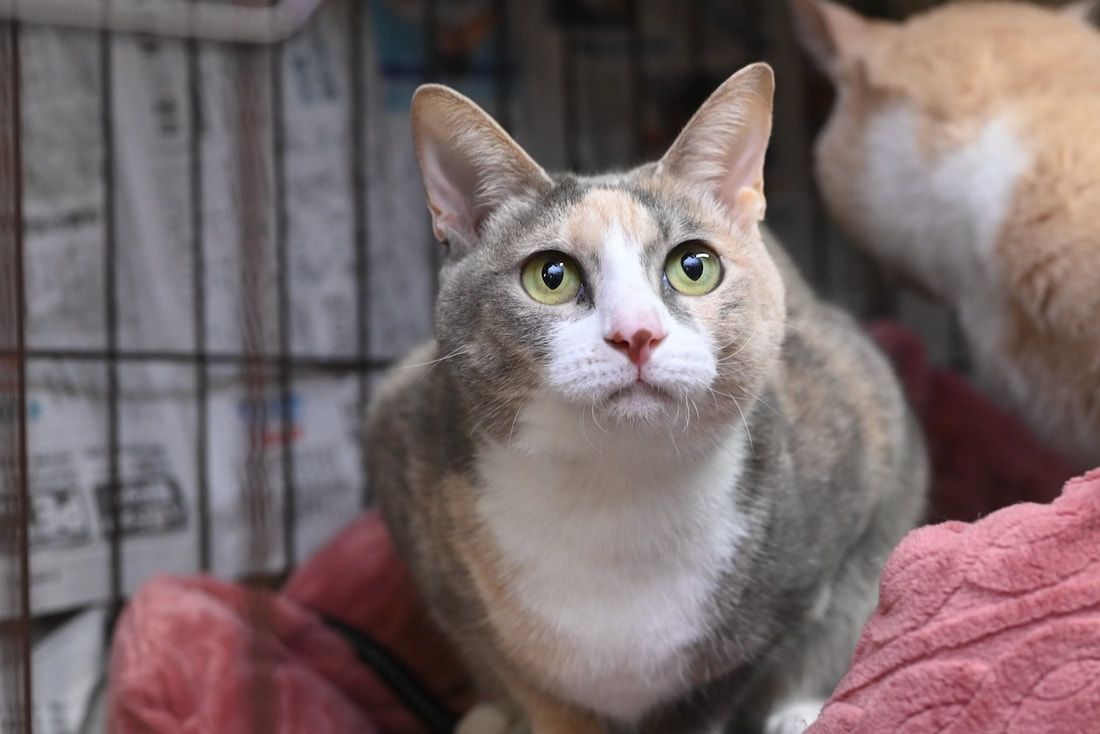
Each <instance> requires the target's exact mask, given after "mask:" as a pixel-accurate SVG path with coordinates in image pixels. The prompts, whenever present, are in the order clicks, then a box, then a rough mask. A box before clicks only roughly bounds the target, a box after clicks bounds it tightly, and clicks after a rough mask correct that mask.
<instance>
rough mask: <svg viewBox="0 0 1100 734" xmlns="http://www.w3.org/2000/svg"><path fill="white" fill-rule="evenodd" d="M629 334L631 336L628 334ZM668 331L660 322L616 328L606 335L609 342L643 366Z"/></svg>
mask: <svg viewBox="0 0 1100 734" xmlns="http://www.w3.org/2000/svg"><path fill="white" fill-rule="evenodd" d="M628 335H629V336H628ZM666 336H668V333H667V332H666V331H665V330H664V328H663V327H662V326H660V325H659V324H647V325H645V326H639V327H635V328H633V329H625V330H624V329H616V330H615V331H614V332H613V333H612V334H611V336H608V337H605V339H606V341H607V343H608V344H610V345H611V346H613V347H615V348H616V349H618V350H619V351H620V352H623V353H625V354H626V356H627V357H629V358H630V361H631V362H633V363H634V364H636V365H637V366H639V367H641V366H642V365H644V364H645V363H646V362H648V361H649V356H650V354H652V352H653V350H654V349H655V348H656V347H657V345H658V344H660V343H661V342H662V341H663V340H664V338H665V337H666Z"/></svg>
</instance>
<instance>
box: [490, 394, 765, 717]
mask: <svg viewBox="0 0 1100 734" xmlns="http://www.w3.org/2000/svg"><path fill="white" fill-rule="evenodd" d="M519 421H520V425H519V426H518V427H517V429H516V432H515V435H514V436H513V440H512V442H511V444H510V445H509V444H499V445H496V446H493V447H492V448H490V449H489V450H488V451H486V452H485V453H484V454H482V455H481V456H480V457H479V461H478V471H479V473H480V475H481V477H482V480H483V487H484V492H483V494H482V496H481V497H480V500H479V504H478V511H479V514H480V516H481V518H482V519H483V521H484V522H485V523H486V525H487V526H488V528H489V529H490V531H491V533H492V535H493V538H494V539H495V541H496V543H497V544H498V545H499V548H500V551H501V553H502V554H503V557H504V559H505V561H506V563H507V564H508V566H509V567H510V568H511V569H513V571H514V575H513V576H512V579H511V591H512V593H514V594H515V595H516V598H517V599H518V601H519V603H520V604H521V605H523V607H525V609H526V610H527V611H528V612H529V613H530V614H531V615H533V616H534V617H535V618H537V619H540V620H542V621H543V622H544V623H546V624H548V625H550V626H551V627H552V628H553V629H555V630H556V631H557V632H558V633H559V634H560V636H561V639H562V640H563V645H562V648H561V654H560V655H559V656H558V657H557V658H556V659H553V660H547V661H546V666H547V673H548V674H549V675H550V676H551V679H552V680H551V682H552V684H553V685H554V686H555V688H556V689H557V691H558V693H559V694H560V695H562V696H563V697H565V698H567V699H568V700H571V701H574V702H576V703H578V704H580V705H582V706H586V707H589V708H591V709H593V710H596V711H599V712H602V713H604V714H607V715H610V716H613V717H616V718H619V719H623V720H628V721H629V720H634V719H636V718H638V717H640V716H641V715H643V714H644V713H645V712H646V711H647V710H648V709H650V708H651V707H652V706H654V705H656V704H658V703H660V702H662V701H665V700H668V699H670V698H672V697H674V696H675V695H677V694H678V693H681V692H683V691H684V690H685V689H686V687H687V685H688V683H687V681H686V680H685V679H684V678H683V663H684V662H686V661H685V660H683V658H682V653H683V651H684V650H685V648H687V647H688V646H690V645H692V643H694V642H697V641H698V640H700V639H701V638H702V637H704V636H705V635H706V634H707V631H708V626H707V625H708V621H709V619H710V617H709V615H710V614H711V613H712V612H713V609H712V608H711V606H710V605H711V603H712V602H711V598H712V594H713V592H714V589H715V585H716V584H717V582H718V578H719V574H720V573H721V572H722V571H724V570H726V569H727V568H728V567H729V564H730V563H731V559H733V558H734V556H735V551H736V547H737V543H738V539H739V538H740V537H742V535H743V533H744V529H745V523H746V521H747V520H746V518H743V517H739V516H738V515H737V514H736V513H735V511H734V501H733V498H732V493H733V491H734V488H735V486H736V482H737V479H738V477H739V474H740V472H741V470H742V466H743V461H744V454H745V442H744V435H743V433H741V432H740V430H731V431H730V433H729V434H728V435H727V436H726V437H725V439H724V440H722V441H720V442H718V445H717V446H716V447H715V446H714V444H710V448H709V449H707V450H700V449H691V448H689V447H682V449H681V453H680V454H679V455H678V454H677V453H676V450H675V449H672V448H670V447H669V436H668V435H667V434H665V433H663V432H661V431H646V430H645V429H641V428H638V429H635V430H627V429H622V430H620V431H616V432H614V433H603V432H602V431H600V430H599V428H598V427H597V426H595V425H594V424H593V423H592V422H591V420H590V417H589V415H588V414H587V413H586V412H584V411H583V410H581V409H578V408H575V407H570V406H564V405H561V404H560V403H558V402H556V401H553V400H545V401H539V402H538V403H536V404H533V405H531V406H530V407H528V408H527V409H526V410H525V411H524V413H523V415H521V417H520V419H519ZM586 423H587V427H585V424H586ZM590 442H591V443H590Z"/></svg>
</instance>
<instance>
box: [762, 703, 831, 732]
mask: <svg viewBox="0 0 1100 734" xmlns="http://www.w3.org/2000/svg"><path fill="white" fill-rule="evenodd" d="M824 706H825V702H824V701H816V700H814V701H811V700H806V701H792V702H791V703H789V704H786V705H784V706H782V707H781V708H778V709H776V710H775V711H774V712H772V713H771V714H769V715H768V718H767V721H766V722H765V723H764V734H802V733H803V732H804V731H806V730H807V729H809V728H810V725H811V724H813V723H814V721H816V720H817V717H818V714H820V713H821V709H822V708H823V707H824Z"/></svg>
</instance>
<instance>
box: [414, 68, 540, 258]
mask: <svg viewBox="0 0 1100 734" xmlns="http://www.w3.org/2000/svg"><path fill="white" fill-rule="evenodd" d="M412 131H413V141H414V143H415V146H416V157H417V160H418V161H419V162H420V172H421V174H422V175H423V177H424V189H425V191H426V192H427V195H428V208H429V209H430V210H431V213H432V231H433V232H434V233H435V236H436V238H437V239H438V240H439V241H440V242H444V243H447V244H448V245H449V246H450V247H452V248H457V249H464V248H469V247H473V246H475V245H477V244H478V242H479V241H480V239H481V230H482V225H483V224H484V223H485V219H486V218H487V217H488V216H489V215H490V214H491V213H492V212H493V210H494V209H495V208H496V207H498V206H500V205H501V204H502V203H503V202H505V201H507V200H508V199H511V198H514V197H517V196H523V195H527V194H534V193H538V192H539V191H543V190H545V189H547V188H549V187H550V185H551V181H550V177H549V176H547V175H546V172H545V171H543V170H542V168H541V167H539V165H538V164H537V163H535V161H534V160H532V159H531V156H529V155H527V153H526V152H524V150H523V149H522V148H520V147H519V145H518V144H517V143H516V141H514V140H512V138H511V137H510V136H509V135H508V133H506V132H504V129H503V128H502V127H501V126H500V125H498V124H497V123H496V121H495V120H493V118H491V117H489V115H488V114H487V113H486V112H485V111H484V110H482V109H481V108H480V107H478V106H477V105H476V104H474V103H473V102H472V101H470V100H469V99H468V98H466V97H464V96H463V95H461V94H459V93H458V92H456V91H454V90H453V89H451V88H449V87H445V86H442V85H439V84H425V85H424V86H422V87H420V88H419V89H417V90H416V94H414V95H413V99H412Z"/></svg>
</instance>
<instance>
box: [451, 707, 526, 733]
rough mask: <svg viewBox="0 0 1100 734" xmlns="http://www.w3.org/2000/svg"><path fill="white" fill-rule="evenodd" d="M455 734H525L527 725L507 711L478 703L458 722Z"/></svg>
mask: <svg viewBox="0 0 1100 734" xmlns="http://www.w3.org/2000/svg"><path fill="white" fill-rule="evenodd" d="M455 734H527V725H526V723H525V722H524V721H523V720H522V719H517V717H516V716H515V715H514V713H513V712H512V711H509V710H508V709H504V708H501V707H500V706H496V705H494V704H491V703H479V704H478V705H477V706H474V707H473V708H472V709H470V711H469V713H467V714H466V715H465V716H463V717H462V721H460V722H458V726H457V727H455Z"/></svg>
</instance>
